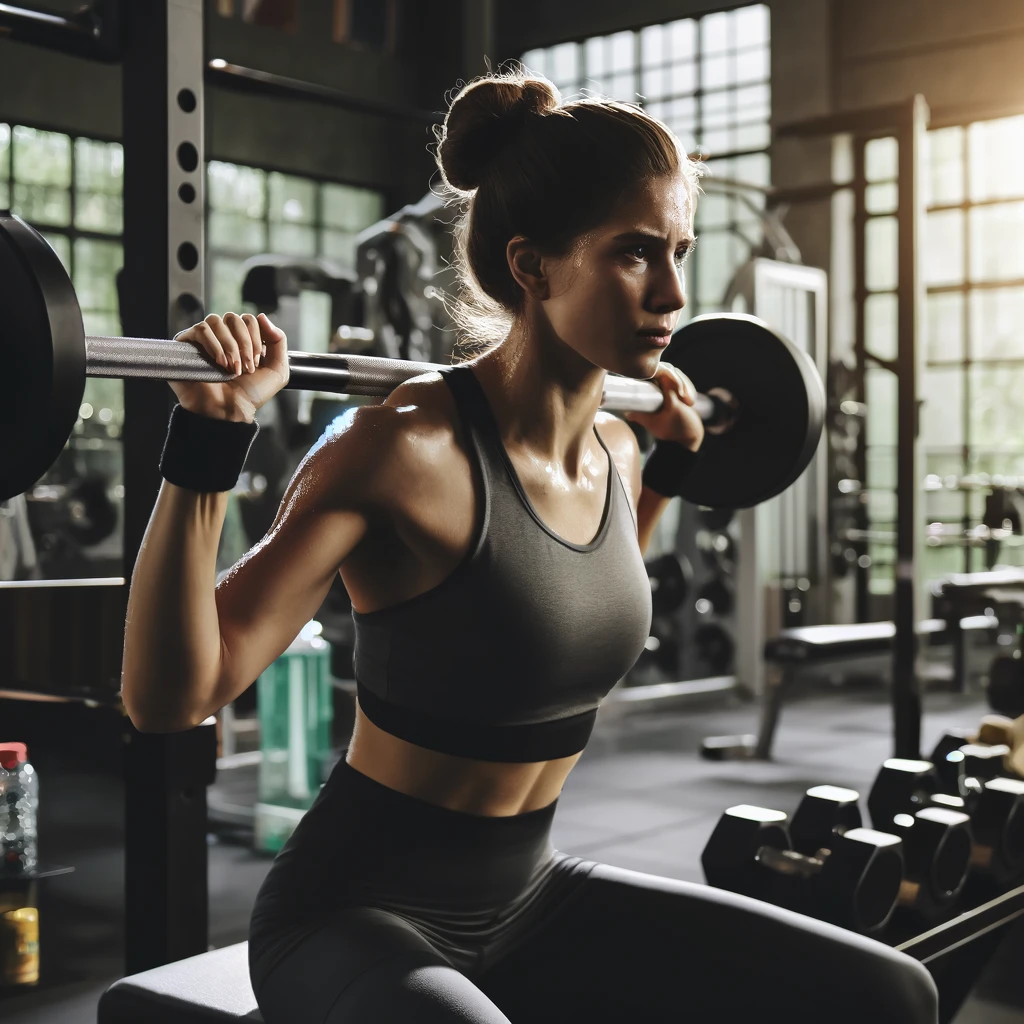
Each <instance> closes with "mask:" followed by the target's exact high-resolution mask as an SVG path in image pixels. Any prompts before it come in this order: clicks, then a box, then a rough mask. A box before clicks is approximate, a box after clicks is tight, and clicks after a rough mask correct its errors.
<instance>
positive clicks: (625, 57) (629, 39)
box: [608, 32, 635, 71]
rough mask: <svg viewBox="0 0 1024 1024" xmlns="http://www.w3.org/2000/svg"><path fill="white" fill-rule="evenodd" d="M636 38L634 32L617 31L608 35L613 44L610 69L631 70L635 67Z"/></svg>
mask: <svg viewBox="0 0 1024 1024" xmlns="http://www.w3.org/2000/svg"><path fill="white" fill-rule="evenodd" d="M634 39H635V36H634V35H633V33H632V32H616V33H615V35H613V36H609V37H608V41H609V44H610V46H611V64H610V66H609V70H610V71H629V70H630V69H631V68H632V67H633V65H634V60H633V54H634V49H633V47H634V45H635V44H634V42H633V40H634Z"/></svg>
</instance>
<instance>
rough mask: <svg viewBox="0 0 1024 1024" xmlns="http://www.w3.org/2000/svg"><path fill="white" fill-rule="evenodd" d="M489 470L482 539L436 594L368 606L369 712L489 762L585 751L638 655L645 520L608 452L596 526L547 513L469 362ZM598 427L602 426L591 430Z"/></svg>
mask: <svg viewBox="0 0 1024 1024" xmlns="http://www.w3.org/2000/svg"><path fill="white" fill-rule="evenodd" d="M443 377H444V380H445V382H446V383H447V384H448V387H449V388H451V391H452V394H453V395H454V398H455V402H456V405H457V406H458V410H459V414H460V417H461V420H462V424H463V427H464V430H465V434H466V437H467V439H468V441H469V444H470V449H471V451H470V455H471V457H474V456H475V458H476V459H477V461H478V463H479V467H480V473H481V477H482V479H483V495H482V499H483V500H482V501H481V502H480V510H479V513H480V514H479V518H478V522H477V524H476V528H475V532H474V539H473V541H472V543H471V544H470V546H469V550H468V551H467V553H466V556H465V558H464V559H463V560H462V562H461V563H460V564H459V565H458V566H457V567H456V569H455V570H454V571H453V572H452V573H451V575H449V576H448V577H447V578H446V579H444V580H443V581H442V582H441V583H439V584H438V585H437V586H436V587H434V588H432V589H431V590H428V591H427V592H426V593H423V594H419V595H418V596H416V597H413V598H411V599H410V600H408V601H403V602H401V603H400V604H397V605H393V606H391V607H389V608H382V609H380V610H379V611H375V612H369V613H360V612H356V611H355V610H353V612H352V617H353V619H354V620H355V656H354V664H355V675H356V681H357V684H358V697H359V704H360V707H361V708H362V709H363V713H364V714H365V715H366V716H367V717H368V718H369V719H370V721H372V722H373V723H374V724H376V725H378V726H379V727H380V728H381V729H384V730H385V731H386V732H389V733H392V734H393V735H395V736H398V737H400V738H401V739H405V740H408V741H410V742H411V743H415V744H418V745H419V746H422V747H427V748H429V749H431V750H438V751H442V752H444V753H448V754H456V755H459V756H462V757H470V758H476V759H479V760H485V761H515V762H529V761H547V760H552V759H555V758H559V757H567V756H569V755H571V754H576V753H578V752H579V751H580V750H582V749H583V748H584V747H585V746H586V743H587V740H588V739H589V737H590V733H591V730H592V729H593V726H594V719H595V717H596V715H597V707H598V705H599V704H600V702H601V700H602V698H604V697H605V695H606V694H607V693H608V691H609V690H610V689H611V688H612V686H614V685H615V683H616V681H617V680H618V679H620V678H621V677H622V676H623V674H624V673H625V672H626V671H627V669H629V668H630V666H632V664H633V663H634V661H636V659H637V657H639V655H640V652H641V650H642V649H643V646H644V643H645V642H646V640H647V637H648V634H649V628H650V624H651V589H650V582H649V580H648V577H647V572H646V570H645V569H644V563H643V558H642V556H641V554H640V548H639V545H638V544H637V535H636V522H635V519H634V516H633V510H632V506H631V505H630V502H629V500H628V498H627V496H626V491H625V488H624V486H623V484H622V480H621V479H620V477H619V473H618V470H617V469H616V467H615V463H614V461H613V460H612V458H611V455H610V454H608V449H607V447H605V444H604V442H603V441H602V440H601V438H600V436H598V442H599V443H600V444H601V447H602V448H604V450H605V453H606V454H608V464H609V472H608V487H607V491H606V495H605V506H604V514H603V516H602V518H601V526H600V528H599V529H598V532H597V536H596V537H595V538H594V539H593V540H592V541H591V542H590V543H589V544H572V543H570V542H569V541H567V540H563V539H562V538H561V537H559V536H557V535H556V534H555V533H553V532H552V531H551V530H550V529H548V527H547V526H546V525H545V524H544V522H543V521H542V520H541V519H540V517H539V516H538V515H537V513H536V511H535V510H534V508H533V506H532V505H531V504H530V500H529V498H528V497H527V495H526V492H525V491H524V490H523V487H522V484H521V483H520V481H519V477H518V476H517V475H516V471H515V468H514V467H513V465H512V463H511V461H510V460H509V457H508V453H507V452H506V451H505V447H504V445H503V444H502V441H501V436H500V434H499V431H498V426H497V423H496V421H495V419H494V416H493V414H492V413H491V409H490V406H489V405H488V402H487V397H486V394H485V393H484V390H483V388H482V387H481V386H480V383H479V381H478V380H477V379H476V376H475V375H474V373H473V371H472V370H471V369H470V367H469V366H464V365H463V366H454V367H451V368H446V369H445V370H444V371H443ZM594 433H595V435H596V434H597V431H596V430H595V431H594Z"/></svg>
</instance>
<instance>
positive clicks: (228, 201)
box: [206, 160, 266, 217]
mask: <svg viewBox="0 0 1024 1024" xmlns="http://www.w3.org/2000/svg"><path fill="white" fill-rule="evenodd" d="M265 181H266V172H264V171H260V170H257V169H256V168H255V167H240V166H239V165H238V164H226V163H222V162H220V161H219V160H211V161H210V162H209V164H207V172H206V185H207V190H208V192H207V194H208V196H209V200H210V209H211V210H224V211H232V212H235V213H243V214H245V215H246V216H247V217H262V216H263V214H264V209H265V207H264V202H265V200H264V183H265Z"/></svg>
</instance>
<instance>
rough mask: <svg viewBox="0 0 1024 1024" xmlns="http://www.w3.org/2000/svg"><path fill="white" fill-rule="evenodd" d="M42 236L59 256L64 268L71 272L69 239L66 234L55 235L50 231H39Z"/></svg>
mask: <svg viewBox="0 0 1024 1024" xmlns="http://www.w3.org/2000/svg"><path fill="white" fill-rule="evenodd" d="M40 234H42V236H43V238H45V239H46V241H47V242H48V243H49V246H50V248H51V249H52V250H53V251H54V252H55V253H56V254H57V255H58V256H59V257H60V261H61V263H63V264H64V269H65V270H66V271H67V273H68V274H69V275H70V274H71V239H70V238H68V236H67V235H55V234H51V233H50V232H47V231H43V232H40Z"/></svg>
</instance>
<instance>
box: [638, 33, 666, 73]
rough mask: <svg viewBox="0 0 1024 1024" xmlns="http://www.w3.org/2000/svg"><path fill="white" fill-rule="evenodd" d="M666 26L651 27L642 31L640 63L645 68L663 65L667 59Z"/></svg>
mask: <svg viewBox="0 0 1024 1024" xmlns="http://www.w3.org/2000/svg"><path fill="white" fill-rule="evenodd" d="M667 36H668V33H667V32H666V31H665V26H664V25H649V26H648V27H647V28H644V29H641V30H640V61H641V63H643V64H644V65H645V66H649V65H652V64H662V63H664V61H665V59H666V53H665V41H666V39H667Z"/></svg>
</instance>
